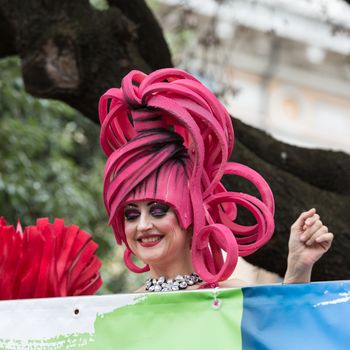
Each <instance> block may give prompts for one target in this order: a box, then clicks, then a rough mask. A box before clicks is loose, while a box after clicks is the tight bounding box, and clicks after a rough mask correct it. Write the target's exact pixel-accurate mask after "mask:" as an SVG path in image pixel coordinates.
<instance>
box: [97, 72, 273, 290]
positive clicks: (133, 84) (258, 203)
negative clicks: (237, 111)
mask: <svg viewBox="0 0 350 350" xmlns="http://www.w3.org/2000/svg"><path fill="white" fill-rule="evenodd" d="M99 116H100V122H101V135H100V140H101V147H102V149H103V151H104V153H105V154H106V155H107V157H108V160H107V163H106V168H105V172H104V192H103V196H104V202H105V206H106V209H107V212H108V214H109V218H110V224H111V225H112V227H113V229H114V232H115V236H116V239H117V242H118V243H119V244H121V243H122V242H124V243H125V244H126V246H127V252H126V254H125V256H126V257H127V259H126V263H127V265H128V267H129V268H130V269H131V270H133V271H135V272H141V271H142V272H143V271H145V270H147V267H145V268H138V267H137V266H134V265H133V264H132V263H130V254H131V253H132V252H131V251H130V249H129V247H128V244H127V241H126V238H125V233H124V221H123V220H124V219H123V216H122V214H121V209H122V207H123V205H125V203H126V202H127V201H128V200H131V199H133V200H135V199H139V200H140V199H157V200H161V201H164V202H167V203H169V204H171V205H172V206H173V207H174V209H175V212H176V214H177V216H178V220H179V223H180V226H181V227H183V228H185V229H187V228H188V227H189V226H190V225H192V229H193V239H192V260H193V265H194V268H195V270H196V272H197V273H198V274H199V275H200V276H201V277H202V278H203V280H205V281H206V282H208V283H216V282H218V281H221V280H225V279H227V278H228V277H229V276H230V275H231V274H232V272H233V270H234V269H235V266H236V264H237V259H238V256H246V255H249V254H251V253H253V252H254V251H256V250H257V249H259V248H260V247H261V246H263V245H264V244H265V243H266V242H267V241H268V240H269V239H270V238H271V236H272V234H273V230H274V221H273V214H274V199H273V195H272V192H271V189H270V187H269V186H268V184H267V183H266V181H265V180H264V179H263V178H262V177H261V175H259V174H258V173H257V172H256V171H254V170H252V169H250V168H248V167H247V166H244V165H242V164H238V163H232V162H229V161H228V160H229V157H230V155H231V153H232V151H233V146H234V134H233V127H232V122H231V118H230V116H229V114H228V112H227V110H226V109H225V107H224V106H223V105H222V104H221V103H220V102H219V101H218V100H217V98H216V97H215V96H214V95H213V93H212V92H210V91H209V90H208V89H207V88H206V87H205V86H204V85H203V84H201V83H200V82H199V81H198V80H197V79H196V78H194V77H193V76H192V75H190V74H189V73H186V72H184V71H181V70H179V69H173V68H168V69H161V70H158V71H155V72H153V73H151V74H149V75H146V74H144V73H142V72H139V71H131V72H130V73H129V74H128V75H126V76H125V77H124V79H123V81H122V84H121V88H119V89H118V88H112V89H109V90H108V91H107V92H106V93H105V94H104V95H103V96H102V97H101V99H100V103H99ZM223 175H233V176H241V177H243V178H245V179H247V180H248V181H250V182H251V183H252V184H253V185H254V186H255V187H256V188H257V190H258V191H259V193H260V199H259V198H256V197H253V196H250V195H248V194H244V193H238V192H229V191H227V190H226V189H225V187H224V186H223V184H222V183H221V179H222V177H223ZM179 183H181V184H182V185H181V186H177V187H178V188H181V191H175V190H174V189H173V188H172V187H174V186H172V185H174V184H179ZM237 206H243V207H244V208H246V209H247V210H248V211H250V212H251V214H252V215H253V217H254V218H255V220H256V224H255V225H250V226H244V225H241V224H238V223H237ZM223 251H224V252H226V254H225V255H226V258H225V259H224V254H223Z"/></svg>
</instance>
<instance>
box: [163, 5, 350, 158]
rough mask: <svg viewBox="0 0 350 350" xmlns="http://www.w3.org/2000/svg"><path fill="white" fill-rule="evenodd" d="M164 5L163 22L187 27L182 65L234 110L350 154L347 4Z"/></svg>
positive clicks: (279, 131) (305, 141) (278, 132)
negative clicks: (220, 95)
mask: <svg viewBox="0 0 350 350" xmlns="http://www.w3.org/2000/svg"><path fill="white" fill-rule="evenodd" d="M160 4H161V6H160V7H159V11H158V13H160V14H161V15H160V16H159V20H160V22H161V24H162V25H163V28H165V30H166V31H167V32H170V31H172V30H173V29H172V28H177V30H178V33H179V34H178V35H182V36H183V33H181V31H185V32H186V33H187V34H186V35H187V40H184V41H183V42H184V46H183V47H182V48H181V49H180V50H178V51H180V52H177V60H178V62H177V63H178V64H177V65H178V66H179V67H183V68H185V69H187V70H190V71H192V72H193V73H195V74H197V75H199V76H200V78H201V80H204V81H206V83H207V85H210V87H211V88H212V89H214V90H217V91H220V90H222V91H226V93H224V94H223V96H222V97H224V99H225V104H226V106H227V107H228V108H229V110H230V112H231V113H232V114H233V115H234V116H237V117H239V118H241V119H242V120H243V121H245V122H247V123H248V124H251V125H253V126H257V127H259V128H262V129H264V130H266V131H268V132H269V133H271V134H272V135H273V136H275V137H276V138H278V139H281V140H283V141H286V142H288V143H291V144H298V145H301V146H306V147H320V148H331V149H335V150H344V151H347V152H348V153H350V57H349V53H350V22H349V21H348V19H349V18H350V6H348V5H347V4H346V3H345V2H344V1H341V0H329V1H322V0H298V1H294V2H291V1H287V0H225V1H222V0H220V1H219V0H216V1H215V0H205V1H201V0H187V1H186V0H182V1H180V0H161V1H160ZM186 16H187V17H186ZM179 21H180V23H179ZM181 21H182V23H181ZM181 25H183V27H181ZM172 35H173V36H174V35H176V34H174V33H173V34H172Z"/></svg>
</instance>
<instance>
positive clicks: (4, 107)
mask: <svg viewBox="0 0 350 350" xmlns="http://www.w3.org/2000/svg"><path fill="white" fill-rule="evenodd" d="M98 136H99V128H98V126H97V125H95V124H93V123H92V122H90V121H89V120H88V119H87V118H84V117H83V116H82V115H80V114H79V113H78V112H76V111H75V110H73V109H71V108H70V107H68V106H67V105H65V104H63V103H60V102H56V101H48V100H41V99H35V98H33V97H31V96H30V95H28V94H27V93H26V92H25V91H24V87H23V82H22V79H21V77H20V64H19V61H18V60H17V59H14V58H11V59H6V60H2V61H0V216H1V215H2V216H4V217H5V218H6V219H7V221H8V222H9V223H15V222H16V221H17V219H18V218H20V219H21V222H22V225H23V226H25V225H31V224H33V223H34V222H35V219H36V218H39V217H49V218H50V220H51V221H52V220H53V218H54V217H61V218H64V219H65V222H66V224H71V223H74V224H76V225H78V226H80V227H81V228H82V229H84V230H86V231H88V232H91V233H92V234H93V237H94V240H95V241H96V242H97V243H98V244H99V251H98V254H99V256H100V258H101V259H102V260H103V268H102V275H103V279H104V281H105V284H104V287H103V289H102V292H117V291H125V290H127V289H128V288H134V286H133V284H134V282H133V279H130V281H131V284H132V285H131V286H129V285H128V281H129V278H128V275H126V272H125V268H124V265H123V264H122V263H121V255H122V254H121V251H120V250H117V249H116V243H115V240H114V236H113V233H112V231H111V229H110V228H109V227H108V226H107V222H108V220H107V216H106V213H105V209H104V205H103V202H102V174H103V167H104V163H105V156H104V155H103V153H102V152H101V151H100V146H99V137H98Z"/></svg>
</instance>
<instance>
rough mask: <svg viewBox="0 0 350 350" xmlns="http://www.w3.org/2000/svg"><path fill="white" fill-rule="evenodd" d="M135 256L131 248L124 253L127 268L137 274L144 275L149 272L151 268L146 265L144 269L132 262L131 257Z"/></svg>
mask: <svg viewBox="0 0 350 350" xmlns="http://www.w3.org/2000/svg"><path fill="white" fill-rule="evenodd" d="M132 255H133V253H132V252H131V250H130V249H129V248H126V249H125V251H124V262H125V265H126V267H127V268H128V269H129V270H130V271H132V272H135V273H144V272H147V271H149V266H148V265H145V266H144V267H138V266H137V265H135V263H134V262H133V261H132V259H131V256H132Z"/></svg>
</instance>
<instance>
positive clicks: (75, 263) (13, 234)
mask: <svg viewBox="0 0 350 350" xmlns="http://www.w3.org/2000/svg"><path fill="white" fill-rule="evenodd" d="M97 247H98V246H97V244H96V243H95V242H94V241H93V240H92V238H91V235H90V234H89V233H87V232H85V231H83V230H81V229H80V228H79V227H78V226H75V225H70V226H65V225H64V220H63V219H55V221H54V223H53V224H51V223H49V220H48V219H47V218H43V219H38V220H37V222H36V225H35V226H27V227H26V228H25V229H24V231H23V230H22V227H21V224H20V223H19V222H18V224H17V228H16V229H15V228H14V227H13V226H12V225H7V224H6V221H5V219H4V218H0V300H6V299H24V298H48V297H65V296H73V295H74V296H77V295H89V294H93V293H95V292H96V291H97V290H98V289H99V288H100V286H101V285H102V280H101V276H100V274H99V271H98V270H99V268H100V267H101V262H100V260H99V259H98V257H97V256H96V255H95V252H96V250H97Z"/></svg>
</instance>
